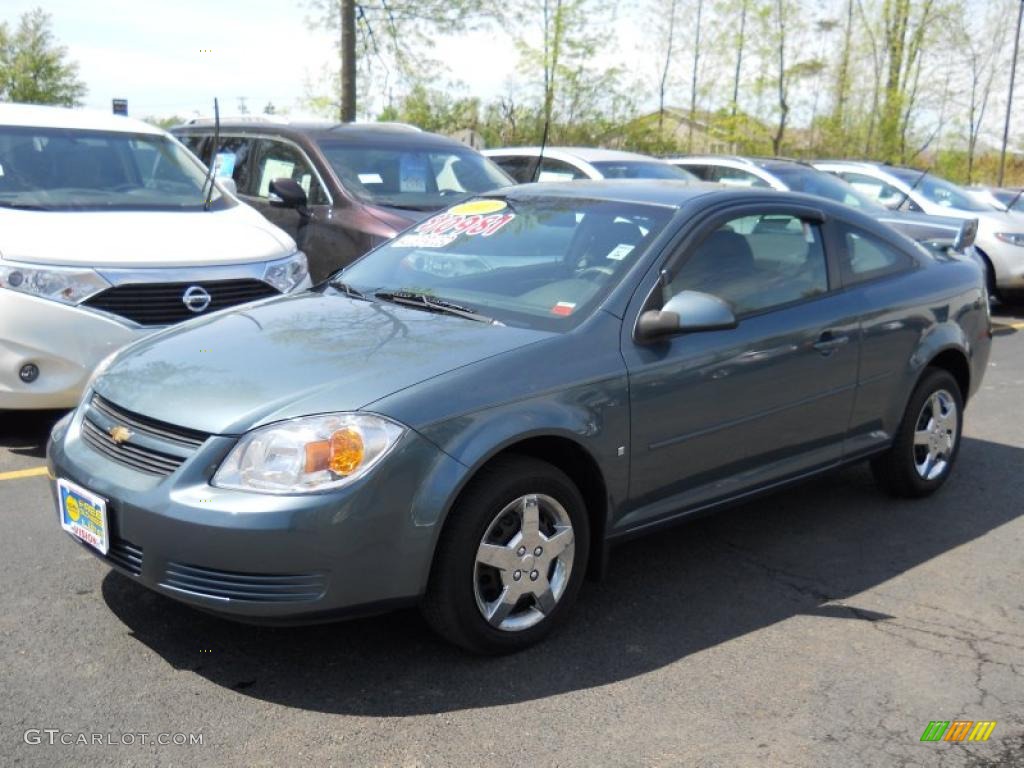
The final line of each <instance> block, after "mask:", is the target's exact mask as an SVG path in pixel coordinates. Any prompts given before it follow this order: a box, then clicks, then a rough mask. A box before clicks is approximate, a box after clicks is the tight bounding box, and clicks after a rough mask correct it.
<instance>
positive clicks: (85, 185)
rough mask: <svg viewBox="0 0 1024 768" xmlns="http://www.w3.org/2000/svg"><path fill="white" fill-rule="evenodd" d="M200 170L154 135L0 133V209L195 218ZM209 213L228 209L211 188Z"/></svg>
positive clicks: (1, 129) (7, 129) (4, 129)
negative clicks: (183, 214)
mask: <svg viewBox="0 0 1024 768" xmlns="http://www.w3.org/2000/svg"><path fill="white" fill-rule="evenodd" d="M205 179H206V171H205V169H204V168H203V167H202V166H201V165H199V164H198V163H196V161H195V160H193V159H192V157H191V156H190V155H189V154H188V152H187V151H186V150H185V149H184V148H183V147H181V146H180V145H179V144H178V143H177V142H175V141H174V140H173V139H170V138H168V137H166V136H163V135H160V134H148V133H145V134H142V133H140V134H137V133H121V132H118V131H82V130H69V129H66V128H34V127H22V126H0V207H11V208H28V209H41V210H64V211H67V210H103V211H107V210H117V211H138V210H144V211H168V210H170V211H186V210H191V211H198V210H202V208H203V201H204V197H203V183H204V181H205ZM212 199H213V203H212V205H211V209H220V208H226V207H230V206H233V205H235V203H234V201H232V200H230V199H228V198H226V197H223V196H222V195H221V194H220V191H219V190H217V189H216V187H215V188H214V192H213V198H212Z"/></svg>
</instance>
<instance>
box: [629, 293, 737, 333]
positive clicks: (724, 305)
mask: <svg viewBox="0 0 1024 768" xmlns="http://www.w3.org/2000/svg"><path fill="white" fill-rule="evenodd" d="M737 324H738V323H737V321H736V315H735V314H733V311H732V307H730V306H729V304H728V302H726V301H725V300H723V299H720V298H718V297H717V296H712V295H711V294H710V293H701V292H700V291H680V292H679V293H677V294H676V295H675V296H673V297H672V298H671V299H669V300H668V301H667V302H666V303H665V306H664V307H662V308H661V309H650V310H648V311H646V312H644V313H643V314H641V315H640V318H639V319H638V320H637V324H636V335H637V341H639V342H641V343H646V342H652V341H657V340H658V339H662V338H666V337H668V336H675V335H676V334H680V333H696V332H699V331H724V330H729V329H730V328H735V327H736V326H737Z"/></svg>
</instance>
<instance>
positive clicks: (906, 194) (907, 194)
mask: <svg viewBox="0 0 1024 768" xmlns="http://www.w3.org/2000/svg"><path fill="white" fill-rule="evenodd" d="M929 170H930V169H929V168H925V169H924V170H923V171H921V175H920V176H918V177H917V178H916V179H914V183H913V184H911V185H910V189H908V190H907V191H906V192H904V193H903V196H902V197H901V198H900V201H899V203H897V204H896V205H894V206H893V210H894V211H898V210H899V209H900V208H902V207H903V204H904V203H906V202H907V200H909V199H910V193H911V192H913V191H914V190H915V189H917V185H918V184H920V183H921V180H922V179H923V178H924V177H925V176H927V175H928V171H929Z"/></svg>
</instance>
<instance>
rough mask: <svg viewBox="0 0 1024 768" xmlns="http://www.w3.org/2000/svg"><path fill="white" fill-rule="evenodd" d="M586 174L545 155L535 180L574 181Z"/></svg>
mask: <svg viewBox="0 0 1024 768" xmlns="http://www.w3.org/2000/svg"><path fill="white" fill-rule="evenodd" d="M584 178H586V176H584V175H583V172H582V171H580V170H579V169H578V168H574V167H573V166H571V165H569V164H568V163H565V162H562V161H561V160H553V159H551V158H550V157H545V158H543V160H542V161H541V164H540V175H539V176H538V178H537V181H576V180H577V179H584Z"/></svg>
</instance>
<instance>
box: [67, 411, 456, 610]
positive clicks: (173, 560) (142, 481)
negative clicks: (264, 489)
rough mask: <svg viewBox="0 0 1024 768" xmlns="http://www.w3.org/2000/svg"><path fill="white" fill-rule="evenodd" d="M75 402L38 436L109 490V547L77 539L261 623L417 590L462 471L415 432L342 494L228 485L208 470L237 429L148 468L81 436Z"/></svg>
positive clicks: (201, 601) (214, 606) (147, 577)
mask: <svg viewBox="0 0 1024 768" xmlns="http://www.w3.org/2000/svg"><path fill="white" fill-rule="evenodd" d="M83 411H84V408H80V409H79V411H77V412H76V413H74V414H73V415H71V416H69V417H68V418H67V419H65V420H64V421H62V422H60V423H59V424H58V425H57V426H56V427H55V429H54V433H53V435H52V436H51V439H50V442H49V443H48V447H47V460H48V464H49V468H50V473H51V476H53V477H62V478H66V479H68V480H71V481H72V482H74V483H77V484H78V485H80V486H83V487H85V488H87V489H89V490H91V491H93V492H95V493H97V494H99V495H100V496H102V497H104V498H105V499H106V500H107V505H108V525H109V526H110V533H111V537H110V538H111V550H110V553H109V554H108V555H107V556H103V555H101V554H100V553H99V552H98V551H97V550H95V549H93V548H91V547H88V546H86V545H84V544H83V545H82V546H85V547H86V549H88V550H89V551H90V552H91V553H92V554H94V555H96V556H97V557H100V558H101V559H103V560H105V561H106V562H107V563H108V564H109V565H111V566H113V567H114V568H116V569H117V570H119V571H120V572H122V573H124V574H126V575H127V576H129V577H130V578H131V579H133V580H135V581H137V582H139V583H141V584H142V585H144V586H146V587H149V588H151V589H153V590H156V591H157V592H160V593H162V594H164V595H167V596H168V597H171V598H174V599H175V600H179V601H181V602H184V603H187V604H189V605H192V606H195V607H197V608H201V609H205V610H208V611H213V612H216V613H220V614H224V615H227V616H231V617H235V618H238V619H242V620H248V621H255V622H260V623H303V622H310V621H320V620H325V619H329V618H334V617H337V616H340V615H344V614H347V613H356V612H363V611H367V610H371V609H372V607H374V606H380V605H388V604H396V603H402V602H409V601H413V600H415V599H416V598H417V597H418V596H419V595H420V594H422V593H423V591H424V589H425V587H426V580H427V577H428V576H429V571H430V564H431V560H432V557H433V551H434V545H435V543H436V538H437V532H438V530H439V528H440V525H439V523H440V518H441V513H442V511H443V507H444V505H445V503H446V500H447V498H448V497H449V495H450V494H451V493H452V492H453V491H454V488H455V487H457V484H458V482H459V479H460V478H461V476H462V473H463V472H464V470H465V468H464V467H463V466H462V465H461V464H459V463H458V462H456V461H455V460H454V459H452V458H451V457H449V456H448V455H447V454H445V453H443V452H442V451H440V450H439V449H438V448H437V447H436V446H434V445H433V443H431V442H429V441H427V440H426V439H424V438H422V437H420V436H419V435H417V434H416V433H414V432H411V431H410V432H408V433H407V434H406V435H405V436H403V438H402V439H401V441H400V443H399V444H398V445H397V446H395V448H394V449H393V450H392V452H391V454H389V456H388V457H387V459H386V460H385V461H384V462H382V463H381V464H380V465H379V466H377V467H376V468H374V470H373V471H372V472H371V473H369V474H368V475H367V476H366V477H364V478H361V479H360V480H359V481H357V482H356V483H354V484H353V485H352V486H350V487H346V488H343V489H340V490H338V491H334V492H329V493H323V494H306V495H294V496H270V495H264V494H258V493H247V492H240V491H233V490H226V489H222V488H216V487H213V486H211V485H210V484H209V482H208V481H209V478H210V476H212V474H213V472H214V471H215V470H216V468H217V467H218V466H219V464H220V462H221V461H222V460H223V458H224V457H225V456H226V454H227V452H228V451H229V450H230V449H231V447H232V446H233V445H234V443H235V438H234V437H225V436H212V437H210V438H208V439H207V440H206V442H205V443H204V444H203V445H202V446H201V447H200V448H199V449H198V451H197V452H196V453H195V454H194V455H193V456H192V457H191V458H190V459H189V460H188V461H186V462H185V463H184V464H182V465H181V466H180V467H179V468H178V469H177V470H175V471H174V472H172V473H171V474H170V475H168V476H166V477H153V476H149V475H144V474H141V473H139V472H137V471H135V470H133V469H131V468H129V467H126V466H123V465H121V464H119V463H117V462H115V461H112V460H110V459H109V458H107V457H106V456H104V455H102V454H100V453H98V452H96V451H95V450H93V448H92V447H91V446H90V445H89V444H88V443H86V442H84V441H83V439H82V438H81V421H82V418H83ZM54 485H55V484H54ZM55 504H56V502H55ZM54 514H56V511H55V509H54ZM75 541H77V539H75Z"/></svg>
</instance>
